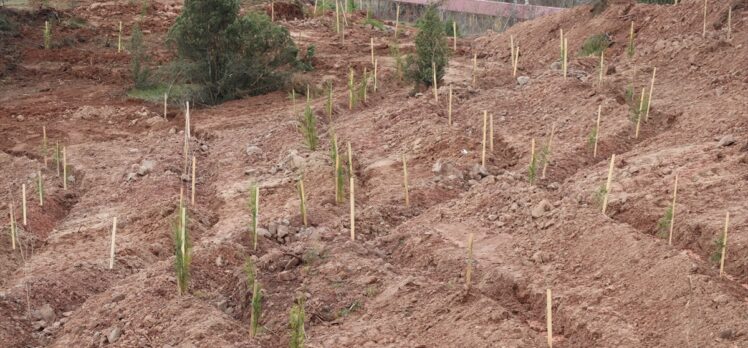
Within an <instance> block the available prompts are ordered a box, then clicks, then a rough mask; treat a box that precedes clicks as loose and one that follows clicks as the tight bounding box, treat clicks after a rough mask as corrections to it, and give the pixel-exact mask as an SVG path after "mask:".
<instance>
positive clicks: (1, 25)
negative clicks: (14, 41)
mask: <svg viewBox="0 0 748 348" xmlns="http://www.w3.org/2000/svg"><path fill="white" fill-rule="evenodd" d="M17 32H18V24H16V22H15V21H14V20H13V19H12V18H10V17H8V16H7V15H6V14H5V13H0V33H3V34H16V33H17Z"/></svg>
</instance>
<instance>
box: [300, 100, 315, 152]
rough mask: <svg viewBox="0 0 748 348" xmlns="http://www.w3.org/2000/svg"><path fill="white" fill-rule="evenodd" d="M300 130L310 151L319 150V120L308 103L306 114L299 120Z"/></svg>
mask: <svg viewBox="0 0 748 348" xmlns="http://www.w3.org/2000/svg"><path fill="white" fill-rule="evenodd" d="M299 128H300V129H301V134H302V136H303V137H304V141H305V142H306V145H307V146H308V147H309V150H310V151H314V150H316V149H317V143H318V141H319V138H318V137H317V118H316V117H315V116H314V111H313V110H312V106H311V104H310V103H309V102H308V101H307V104H306V107H305V108H304V113H303V114H302V115H301V117H300V118H299Z"/></svg>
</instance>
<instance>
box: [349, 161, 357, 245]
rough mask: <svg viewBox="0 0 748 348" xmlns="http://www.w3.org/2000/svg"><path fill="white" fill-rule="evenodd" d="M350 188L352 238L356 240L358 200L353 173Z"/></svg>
mask: <svg viewBox="0 0 748 348" xmlns="http://www.w3.org/2000/svg"><path fill="white" fill-rule="evenodd" d="M349 181H350V189H349V192H350V194H351V197H350V201H351V240H356V200H355V194H354V192H353V191H354V186H353V184H354V183H353V176H352V175H351V177H350V179H349Z"/></svg>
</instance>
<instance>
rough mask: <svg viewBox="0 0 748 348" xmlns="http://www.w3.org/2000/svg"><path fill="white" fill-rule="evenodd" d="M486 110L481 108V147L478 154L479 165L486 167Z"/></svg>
mask: <svg viewBox="0 0 748 348" xmlns="http://www.w3.org/2000/svg"><path fill="white" fill-rule="evenodd" d="M487 128H488V111H486V110H483V141H482V144H483V148H482V150H481V155H480V165H481V166H483V167H484V168H485V167H486V134H487V132H488V129H487Z"/></svg>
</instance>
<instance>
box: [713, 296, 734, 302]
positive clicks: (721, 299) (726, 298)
mask: <svg viewBox="0 0 748 348" xmlns="http://www.w3.org/2000/svg"><path fill="white" fill-rule="evenodd" d="M712 302H714V303H716V304H726V303H728V302H730V296H727V295H725V294H718V295H716V296H714V298H712Z"/></svg>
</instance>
